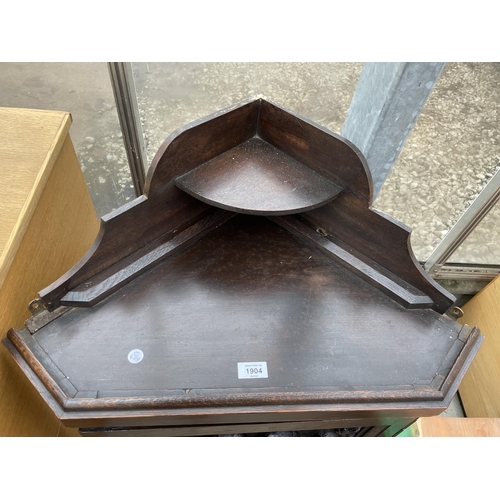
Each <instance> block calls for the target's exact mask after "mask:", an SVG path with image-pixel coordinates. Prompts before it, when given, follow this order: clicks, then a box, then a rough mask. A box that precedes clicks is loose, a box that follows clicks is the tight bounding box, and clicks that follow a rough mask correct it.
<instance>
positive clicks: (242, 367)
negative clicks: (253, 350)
mask: <svg viewBox="0 0 500 500" xmlns="http://www.w3.org/2000/svg"><path fill="white" fill-rule="evenodd" d="M238 378H268V375H267V362H266V361H251V362H243V363H238Z"/></svg>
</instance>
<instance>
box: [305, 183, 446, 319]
mask: <svg viewBox="0 0 500 500" xmlns="http://www.w3.org/2000/svg"><path fill="white" fill-rule="evenodd" d="M301 217H302V218H303V219H304V220H306V221H308V222H309V223H310V224H311V226H312V227H313V228H321V229H322V230H323V232H324V234H325V235H326V236H327V237H330V236H332V237H333V238H335V239H336V240H338V242H345V243H346V245H347V246H349V247H351V248H354V249H355V250H356V252H357V254H358V257H360V258H361V259H362V258H363V256H366V257H367V258H368V259H369V260H372V261H375V262H376V263H377V264H379V265H380V266H382V267H383V268H385V269H387V270H388V271H390V272H392V273H393V274H394V275H396V276H399V278H401V279H402V280H404V281H405V282H406V283H408V284H410V285H411V286H413V287H415V288H416V289H417V290H420V291H421V292H423V293H424V294H425V295H428V296H429V297H430V298H431V299H432V300H433V302H434V306H433V307H434V309H435V310H436V311H438V312H440V313H444V312H446V311H447V310H448V308H449V307H450V306H451V305H452V304H453V303H454V302H455V300H456V298H455V297H454V296H453V295H451V294H450V293H449V292H448V291H447V290H446V289H444V288H443V287H442V286H441V285H439V284H438V283H436V282H435V281H434V280H433V279H432V278H431V277H430V276H429V275H428V274H427V273H426V272H425V271H424V270H423V268H422V266H421V265H420V264H419V263H418V261H417V260H416V258H415V256H414V254H413V251H412V249H411V241H410V233H411V230H410V229H408V228H407V227H406V226H404V224H402V223H400V222H398V221H396V220H395V219H392V218H391V217H389V216H387V215H385V214H383V213H380V212H377V211H376V210H373V209H368V208H367V207H366V206H365V204H364V203H363V202H362V201H361V200H359V199H358V198H357V197H355V196H353V195H352V194H351V193H348V192H346V191H344V192H342V193H341V194H340V195H339V196H338V197H337V198H336V199H335V200H334V202H333V203H329V204H328V205H325V206H324V207H321V208H317V209H315V210H312V211H310V212H307V213H304V214H303V215H301Z"/></svg>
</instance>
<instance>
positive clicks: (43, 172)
mask: <svg viewBox="0 0 500 500" xmlns="http://www.w3.org/2000/svg"><path fill="white" fill-rule="evenodd" d="M37 111H38V110H37ZM50 113H51V114H52V115H53V114H54V113H55V112H50ZM56 113H57V112H56ZM59 113H61V124H60V126H59V130H58V131H57V133H56V135H55V136H54V140H53V141H52V143H51V145H50V147H49V150H48V151H47V154H46V156H45V159H44V160H43V163H42V166H41V168H40V170H39V171H38V174H37V176H36V178H35V181H34V183H33V186H32V188H31V190H30V192H29V194H28V196H27V197H26V200H25V202H24V205H23V207H22V209H21V211H20V212H19V216H18V218H17V221H16V224H15V225H14V227H13V228H12V232H11V233H10V236H9V238H8V240H7V242H6V244H5V247H4V252H3V253H2V254H1V255H0V287H2V285H3V283H4V281H5V278H6V277H7V273H8V272H9V269H10V266H11V264H12V262H13V261H14V257H15V255H16V253H17V250H18V249H19V246H20V245H21V241H22V240H23V237H24V234H25V232H26V229H27V228H28V225H29V223H30V221H31V218H32V217H33V213H34V212H35V208H36V206H37V203H38V200H39V199H40V197H41V196H42V192H43V190H44V188H45V185H46V184H47V181H48V179H49V176H50V173H51V172H52V168H53V166H54V165H55V163H56V160H57V157H58V155H59V152H60V151H61V148H62V146H63V144H64V141H65V140H66V136H67V135H68V131H69V128H70V126H71V114H70V113H66V112H61V111H60V112H59Z"/></svg>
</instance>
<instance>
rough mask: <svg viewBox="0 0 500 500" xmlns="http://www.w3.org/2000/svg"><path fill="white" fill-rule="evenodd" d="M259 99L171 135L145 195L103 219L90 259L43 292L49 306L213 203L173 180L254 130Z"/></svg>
mask: <svg viewBox="0 0 500 500" xmlns="http://www.w3.org/2000/svg"><path fill="white" fill-rule="evenodd" d="M259 106H260V101H258V100H257V101H251V102H245V103H242V104H240V105H238V106H235V107H232V108H229V109H227V110H224V111H221V112H218V113H215V114H214V115H211V116H209V117H207V118H204V119H201V120H197V121H195V122H193V123H191V124H189V125H186V126H185V127H182V128H180V129H179V130H177V131H176V132H174V133H173V134H171V135H170V136H169V137H168V138H167V139H166V140H165V142H164V143H163V144H162V146H161V147H160V149H159V150H158V153H157V154H156V156H155V158H154V159H153V162H152V164H151V168H150V169H149V172H148V177H147V180H146V187H145V194H144V195H143V196H141V197H139V198H137V199H135V200H133V201H132V202H130V203H128V204H126V205H124V206H122V207H121V208H120V209H118V210H116V211H114V212H112V213H111V214H108V215H107V216H105V217H103V218H102V222H101V228H100V232H99V235H98V237H97V239H96V241H95V242H94V244H93V246H92V248H91V249H90V250H89V251H88V252H87V254H86V255H85V257H84V258H83V259H82V260H81V261H80V262H79V263H78V264H76V265H75V267H74V268H72V269H71V270H70V271H68V272H67V273H66V274H65V275H64V276H62V277H61V278H60V279H58V280H57V281H55V282H54V283H53V284H52V285H50V286H49V287H47V288H45V289H44V290H42V291H41V292H40V297H41V298H42V300H43V301H44V303H45V304H46V306H47V307H48V308H49V310H53V309H54V308H56V307H58V305H59V301H60V299H61V297H62V296H64V295H65V294H66V292H67V291H68V290H71V289H72V288H74V287H75V286H77V285H79V284H80V283H82V282H83V281H85V280H87V279H88V278H89V277H91V276H93V275H95V274H96V273H98V272H101V271H103V270H104V269H106V268H108V267H109V266H111V265H113V264H115V263H117V262H118V261H120V260H121V259H123V258H125V257H127V256H128V255H130V254H132V253H134V252H136V251H137V250H139V249H140V248H142V247H143V246H145V245H147V244H148V243H150V242H152V241H154V240H156V239H157V238H159V237H160V236H162V235H164V234H167V233H169V232H172V234H173V232H174V231H175V232H178V231H181V230H183V229H184V228H186V227H188V226H190V225H192V224H193V223H195V222H196V221H198V220H199V219H201V218H202V217H203V215H205V214H206V213H207V212H208V211H209V210H210V209H211V207H210V206H208V205H206V204H205V203H202V202H200V201H198V200H196V199H195V198H193V197H191V196H189V195H187V194H186V193H184V192H183V191H181V190H180V189H178V188H177V187H175V184H174V179H175V178H176V177H178V176H179V175H181V174H183V173H186V172H188V171H189V170H191V169H193V168H194V167H195V166H198V165H200V164H202V163H204V162H206V161H208V160H210V159H212V158H214V157H216V156H218V155H219V154H221V153H222V152H224V151H227V150H228V149H231V148H233V147H235V146H237V145H238V144H239V143H241V142H242V141H245V140H247V139H249V138H250V137H252V136H253V135H254V134H255V130H256V123H257V117H258V110H259Z"/></svg>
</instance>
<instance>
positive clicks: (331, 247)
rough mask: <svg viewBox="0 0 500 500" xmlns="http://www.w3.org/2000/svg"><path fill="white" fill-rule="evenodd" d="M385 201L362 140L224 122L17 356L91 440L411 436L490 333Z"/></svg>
mask: <svg viewBox="0 0 500 500" xmlns="http://www.w3.org/2000/svg"><path fill="white" fill-rule="evenodd" d="M371 199H372V182H371V178H370V172H369V170H368V167H367V164H366V161H365V159H364V158H363V156H362V155H361V153H360V152H359V151H358V150H357V149H356V147H355V146H353V145H352V144H350V143H349V142H348V141H346V140H344V139H343V138H342V137H339V136H338V135H336V134H333V133H331V132H330V131H328V130H326V129H323V128H322V127H319V126H318V125H315V124H314V123H312V122H310V121H308V120H307V119H304V118H302V117H300V116H298V115H296V114H294V113H292V112H290V111H287V110H285V109H283V108H281V107H280V106H277V105H275V104H273V103H270V102H268V101H266V100H263V99H257V100H251V101H246V102H244V103H241V104H238V105H236V106H233V107H231V108H229V109H227V110H224V111H221V112H218V113H215V114H213V115H211V116H209V117H207V118H206V119H203V120H199V121H197V122H194V123H192V124H190V125H187V126H185V127H183V128H181V129H179V130H178V131H177V132H175V133H173V134H172V135H171V136H170V137H168V139H167V140H166V141H165V142H164V144H163V145H162V146H161V148H160V149H159V151H158V153H157V154H156V156H155V158H154V160H153V164H152V166H151V168H150V170H149V173H148V179H147V185H146V190H145V194H144V195H143V196H141V197H139V198H137V199H136V200H134V201H132V202H131V203H129V204H127V205H125V206H123V207H121V208H120V209H119V210H117V211H115V212H113V213H111V214H109V215H108V216H106V217H104V218H103V219H102V223H101V229H100V232H99V235H98V237H97V239H96V241H95V243H94V245H93V246H92V248H91V249H90V250H89V251H88V253H87V254H86V256H85V257H84V258H83V259H82V260H81V261H80V262H79V263H78V264H77V265H76V266H75V267H73V268H72V269H71V270H70V271H68V272H67V273H66V274H65V275H64V276H62V277H61V278H60V279H58V280H57V281H56V282H54V283H53V284H52V285H51V286H49V287H48V288H46V289H44V290H42V291H41V292H40V294H39V295H40V299H39V301H38V302H35V304H34V305H35V310H36V309H38V310H39V311H40V312H38V313H36V314H34V315H33V316H32V318H30V319H29V320H28V321H27V322H26V325H25V328H23V329H18V330H10V332H9V334H8V339H6V340H5V342H4V343H5V346H6V347H7V349H9V351H10V352H11V354H12V356H13V357H14V358H15V360H16V361H17V363H18V364H19V366H20V367H21V369H22V370H23V371H24V373H25V374H26V376H27V377H28V378H29V379H30V381H31V382H32V384H33V385H34V386H35V387H36V388H37V389H38V391H39V392H40V394H41V395H42V397H43V398H44V399H45V401H46V402H47V404H48V405H49V406H50V407H51V409H52V410H53V411H54V413H55V414H56V415H57V416H58V418H59V419H61V421H62V422H63V423H64V425H66V426H70V427H78V428H80V432H81V434H85V435H111V436H120V435H213V434H227V433H250V432H263V431H272V430H290V429H294V430H311V429H332V428H360V430H359V431H358V433H357V434H358V435H368V436H376V435H380V436H392V435H396V434H397V433H398V432H400V431H401V430H402V429H403V428H405V427H406V426H408V425H409V424H410V423H411V422H413V421H414V420H416V419H417V418H418V417H420V416H431V415H436V414H439V413H441V412H442V411H443V410H445V409H446V408H447V406H448V404H449V402H450V400H451V398H452V397H453V395H454V394H455V392H456V391H457V388H458V385H459V383H460V381H461V379H462V377H463V376H464V374H465V371H466V370H467V367H468V366H469V364H470V362H471V361H472V359H473V357H474V355H475V353H476V351H477V350H478V348H479V346H480V344H481V342H482V339H483V337H482V336H481V334H480V333H479V330H478V329H477V328H471V327H469V326H462V325H460V324H459V323H458V322H457V321H456V320H455V319H454V317H453V315H452V314H451V313H450V308H452V306H453V303H454V300H455V299H454V297H453V296H451V295H450V294H449V293H448V292H447V291H446V290H444V289H443V288H441V287H440V286H439V285H438V284H437V283H435V282H434V281H433V280H432V279H431V278H430V277H429V276H428V275H427V274H426V273H425V272H424V271H423V270H422V268H421V267H420V266H419V264H418V262H417V261H416V260H415V258H414V256H413V254H412V251H411V248H410V245H409V230H408V229H407V228H406V227H404V226H403V225H401V224H400V223H398V222H397V221H395V220H392V219H391V218H390V217H387V216H386V215H384V214H382V213H379V212H377V211H375V210H373V209H371V208H370V203H371ZM54 252H57V248H55V249H54ZM36 306H37V307H36ZM32 307H33V306H32Z"/></svg>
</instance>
